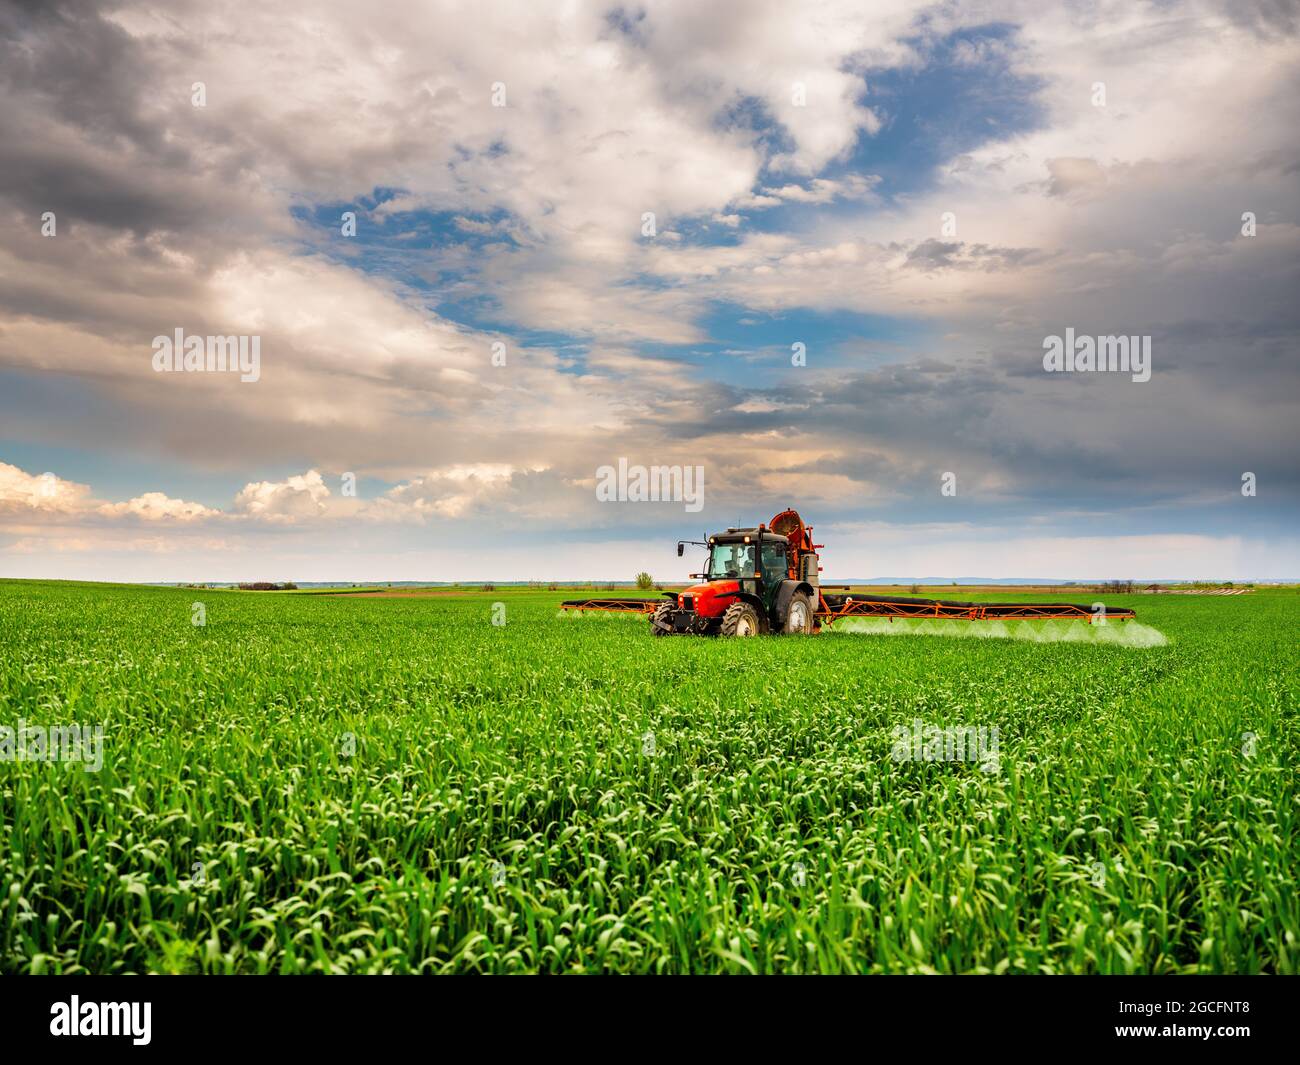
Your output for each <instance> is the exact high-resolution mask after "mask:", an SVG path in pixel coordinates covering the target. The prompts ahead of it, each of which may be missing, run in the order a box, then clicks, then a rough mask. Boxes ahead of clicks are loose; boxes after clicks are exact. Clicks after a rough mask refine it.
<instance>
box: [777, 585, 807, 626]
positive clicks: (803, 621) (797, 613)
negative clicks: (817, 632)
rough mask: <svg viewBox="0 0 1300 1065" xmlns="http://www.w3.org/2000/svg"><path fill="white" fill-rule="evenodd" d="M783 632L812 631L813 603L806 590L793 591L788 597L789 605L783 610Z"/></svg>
mask: <svg viewBox="0 0 1300 1065" xmlns="http://www.w3.org/2000/svg"><path fill="white" fill-rule="evenodd" d="M781 631H783V632H804V633H808V632H812V631H813V605H812V599H811V598H810V597H809V595H808V593H807V592H795V593H794V595H792V596H791V597H790V605H789V607H788V608H787V609H786V612H785V625H784V626H783V627H782V630H781Z"/></svg>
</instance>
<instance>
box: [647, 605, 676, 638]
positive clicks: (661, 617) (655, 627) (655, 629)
mask: <svg viewBox="0 0 1300 1065" xmlns="http://www.w3.org/2000/svg"><path fill="white" fill-rule="evenodd" d="M672 612H673V604H672V603H660V604H659V605H658V606H657V607H655V612H654V613H653V614H652V615H651V616H650V632H651V634H652V635H655V636H667V635H668V634H669V633H671V632H672V631H673V622H672V617H671V615H672Z"/></svg>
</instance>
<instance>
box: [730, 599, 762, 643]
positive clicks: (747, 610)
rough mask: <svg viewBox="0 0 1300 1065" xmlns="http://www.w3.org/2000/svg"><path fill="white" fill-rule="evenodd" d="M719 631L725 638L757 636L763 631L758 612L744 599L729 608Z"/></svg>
mask: <svg viewBox="0 0 1300 1065" xmlns="http://www.w3.org/2000/svg"><path fill="white" fill-rule="evenodd" d="M719 631H720V632H721V633H722V635H723V636H757V635H758V634H759V633H760V632H761V631H762V622H761V621H760V620H759V617H758V611H757V610H755V609H754V607H753V606H752V605H751V604H750V603H746V602H745V601H744V600H743V599H742V600H740V601H739V602H736V603H732V604H731V606H729V607H727V612H726V613H725V614H723V615H722V628H721V629H720V630H719Z"/></svg>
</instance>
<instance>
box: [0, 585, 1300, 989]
mask: <svg viewBox="0 0 1300 1065" xmlns="http://www.w3.org/2000/svg"><path fill="white" fill-rule="evenodd" d="M1014 595H1015V594H1014V593H1006V592H999V593H997V595H996V596H995V598H998V599H1003V600H1005V599H1009V598H1014ZM560 598H562V593H561V594H547V593H546V592H543V591H537V592H532V593H528V592H514V591H509V590H503V591H502V592H499V593H496V594H495V595H492V596H490V597H489V596H486V595H483V594H481V593H476V592H466V593H465V594H463V595H460V596H448V595H439V596H430V597H426V598H420V597H404V598H393V599H373V598H359V597H356V596H351V595H341V596H324V595H311V596H307V595H270V596H255V595H240V594H238V593H221V592H211V593H207V594H206V596H205V598H204V600H203V602H204V603H205V604H206V608H207V612H206V624H205V625H203V626H201V627H197V626H195V625H192V624H191V618H192V614H191V604H192V603H193V602H194V599H195V593H194V592H193V591H186V590H181V589H164V588H130V587H107V586H99V587H96V586H89V585H74V584H42V583H37V582H17V581H7V582H6V581H0V648H3V654H2V655H0V724H6V725H10V726H14V725H15V724H16V722H17V719H18V718H25V719H26V720H27V721H28V722H29V723H44V724H72V723H79V724H91V725H93V724H96V723H102V724H103V725H104V728H105V740H104V743H105V754H104V765H103V769H102V770H101V771H100V772H98V773H94V772H87V771H85V770H84V769H82V768H80V767H79V766H76V765H67V764H51V763H45V762H35V761H27V762H0V782H2V786H0V836H2V837H3V838H0V883H3V884H4V885H6V887H7V896H6V897H5V898H4V899H3V900H2V901H0V906H3V916H2V917H0V972H3V973H24V972H43V973H77V972H105V973H110V972H146V971H155V972H211V973H227V972H249V973H256V972H277V973H300V972H384V971H392V972H463V971H483V972H532V971H539V970H540V971H555V972H559V971H576V972H598V971H632V972H737V971H743V972H806V971H818V972H844V971H853V972H866V971H872V972H1106V973H1129V972H1247V973H1253V972H1275V973H1294V972H1295V971H1296V970H1297V968H1300V964H1298V961H1300V959H1298V957H1297V952H1298V951H1300V944H1298V943H1297V936H1300V896H1298V895H1297V892H1296V890H1295V883H1296V854H1297V853H1300V839H1297V811H1298V806H1297V801H1296V799H1297V796H1296V776H1295V766H1296V764H1297V762H1300V726H1298V724H1297V719H1296V714H1295V706H1296V702H1295V696H1296V654H1297V652H1296V642H1295V639H1294V637H1295V632H1296V630H1297V621H1298V620H1300V618H1298V614H1297V612H1298V611H1300V602H1297V599H1296V597H1295V595H1294V594H1291V593H1290V592H1289V591H1288V592H1286V593H1281V592H1271V591H1269V590H1259V591H1257V592H1255V593H1254V594H1252V595H1247V596H1238V597H1218V598H1208V597H1207V598H1205V599H1198V598H1195V597H1176V596H1170V597H1142V596H1134V597H1133V598H1132V599H1130V600H1127V601H1126V602H1127V605H1133V606H1136V607H1137V609H1138V610H1139V613H1140V616H1141V620H1142V621H1143V622H1144V623H1146V624H1148V625H1153V626H1156V627H1157V628H1159V629H1161V631H1163V632H1164V633H1165V634H1166V635H1167V636H1168V638H1169V643H1168V645H1167V646H1164V647H1154V648H1149V649H1132V648H1125V647H1113V646H1096V645H1090V644H1071V643H1042V644H1039V643H1032V642H1017V641H1012V640H1001V639H982V640H975V639H967V640H949V639H944V638H941V637H936V636H912V635H907V636H898V637H892V638H882V637H877V636H869V635H854V634H851V633H848V632H831V633H826V634H823V635H820V636H817V637H814V638H811V639H787V638H782V637H765V638H757V639H751V640H721V639H704V638H668V639H654V638H652V637H651V636H650V634H649V632H648V631H647V626H646V624H645V622H644V621H643V620H642V619H639V618H631V617H622V616H619V615H603V616H599V617H592V618H581V619H579V618H571V617H568V616H565V617H559V616H557V613H556V603H557V602H558V600H559V599H560ZM499 601H505V602H506V604H507V609H506V610H505V611H504V614H503V615H501V616H502V617H503V619H504V620H505V621H506V623H505V624H504V625H502V624H495V625H494V624H493V617H494V613H495V614H501V612H500V611H495V612H494V607H493V604H494V602H499ZM915 719H920V720H922V721H924V722H926V723H932V724H937V725H941V726H942V725H963V726H964V725H974V726H979V725H985V726H995V725H996V726H997V727H998V728H999V730H1000V735H1001V744H1000V745H1001V770H1000V772H998V773H993V774H987V773H983V772H981V771H980V769H979V767H978V766H977V765H973V764H966V763H955V762H924V761H921V762H896V761H894V760H893V759H892V758H891V738H890V730H891V728H892V727H894V726H896V725H908V724H910V723H911V722H912V721H913V720H915ZM1247 736H1253V737H1255V738H1256V739H1255V740H1254V741H1253V746H1249V749H1250V750H1251V751H1252V754H1251V755H1247V754H1246V753H1245V752H1246V750H1247V748H1248V744H1249V741H1248V740H1247V739H1245V738H1244V737H1247ZM349 752H351V753H349ZM1099 864H1100V866H1101V867H1102V873H1103V875H1102V876H1101V877H1098V875H1097V866H1098V865H1099Z"/></svg>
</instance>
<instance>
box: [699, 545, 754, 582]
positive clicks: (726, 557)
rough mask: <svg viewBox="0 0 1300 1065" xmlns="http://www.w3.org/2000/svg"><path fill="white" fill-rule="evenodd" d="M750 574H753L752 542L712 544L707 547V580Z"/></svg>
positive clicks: (748, 575) (750, 575)
mask: <svg viewBox="0 0 1300 1065" xmlns="http://www.w3.org/2000/svg"><path fill="white" fill-rule="evenodd" d="M752 576H754V545H753V544H714V545H713V546H712V547H711V548H710V549H709V572H708V578H709V580H711V581H715V580H720V579H723V578H726V577H752Z"/></svg>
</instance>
